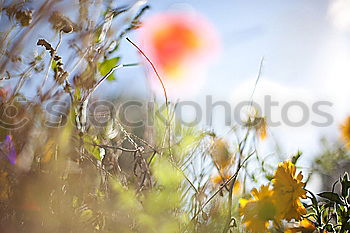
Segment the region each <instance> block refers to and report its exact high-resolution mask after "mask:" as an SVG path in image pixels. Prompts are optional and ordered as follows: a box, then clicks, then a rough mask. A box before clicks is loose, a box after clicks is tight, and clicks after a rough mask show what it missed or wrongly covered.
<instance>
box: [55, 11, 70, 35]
mask: <svg viewBox="0 0 350 233" xmlns="http://www.w3.org/2000/svg"><path fill="white" fill-rule="evenodd" d="M49 22H50V23H51V25H52V28H53V29H54V30H56V31H58V32H59V31H62V32H64V33H71V32H73V31H74V23H73V22H72V21H71V20H70V19H69V18H68V17H66V16H64V15H62V14H61V12H59V11H54V12H52V14H51V16H50V18H49Z"/></svg>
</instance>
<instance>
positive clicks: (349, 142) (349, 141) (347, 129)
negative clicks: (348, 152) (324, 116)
mask: <svg viewBox="0 0 350 233" xmlns="http://www.w3.org/2000/svg"><path fill="white" fill-rule="evenodd" d="M340 129H341V136H342V138H343V140H344V142H345V143H346V146H347V147H348V148H350V116H348V117H347V118H346V120H345V122H344V123H343V124H342V125H341V126H340Z"/></svg>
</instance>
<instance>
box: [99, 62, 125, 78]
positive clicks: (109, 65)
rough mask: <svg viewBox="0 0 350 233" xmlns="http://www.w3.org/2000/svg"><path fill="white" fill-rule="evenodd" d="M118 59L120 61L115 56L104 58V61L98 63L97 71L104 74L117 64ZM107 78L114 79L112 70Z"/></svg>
mask: <svg viewBox="0 0 350 233" xmlns="http://www.w3.org/2000/svg"><path fill="white" fill-rule="evenodd" d="M119 61H120V57H115V58H112V59H109V60H105V61H104V62H102V63H99V64H98V71H99V72H100V74H101V75H102V76H106V75H107V74H108V72H109V71H110V70H111V69H112V68H113V67H115V66H117V65H118V63H119ZM107 80H108V81H113V80H116V78H115V76H114V72H113V73H112V74H111V75H110V76H109V77H108V78H107Z"/></svg>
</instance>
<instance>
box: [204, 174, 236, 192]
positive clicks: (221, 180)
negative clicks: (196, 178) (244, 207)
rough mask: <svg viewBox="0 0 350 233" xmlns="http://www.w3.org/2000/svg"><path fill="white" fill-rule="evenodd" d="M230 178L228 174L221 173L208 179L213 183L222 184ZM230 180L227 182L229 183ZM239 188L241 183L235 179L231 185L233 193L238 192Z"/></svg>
mask: <svg viewBox="0 0 350 233" xmlns="http://www.w3.org/2000/svg"><path fill="white" fill-rule="evenodd" d="M230 178H231V176H230V175H225V174H223V175H222V176H221V175H217V176H214V177H212V178H211V179H210V181H211V182H212V183H213V184H214V185H223V184H224V183H225V182H226V181H228V180H229V179H230ZM230 183H231V182H229V184H230ZM240 190H241V183H240V182H239V181H237V180H236V181H235V184H234V185H233V193H234V194H238V193H239V192H240Z"/></svg>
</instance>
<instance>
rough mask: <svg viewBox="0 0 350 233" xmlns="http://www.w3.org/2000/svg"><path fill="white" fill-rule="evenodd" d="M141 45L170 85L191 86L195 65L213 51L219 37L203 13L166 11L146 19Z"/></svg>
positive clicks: (167, 84)
mask: <svg viewBox="0 0 350 233" xmlns="http://www.w3.org/2000/svg"><path fill="white" fill-rule="evenodd" d="M139 38H140V41H141V48H142V50H143V51H144V52H145V54H146V55H147V56H148V57H149V59H150V60H151V61H152V62H153V63H154V64H155V66H156V68H157V69H158V71H159V72H160V74H161V76H162V77H163V78H164V80H165V83H166V86H169V85H170V87H172V85H173V84H177V85H180V84H181V85H183V84H185V83H186V84H187V85H186V86H189V85H190V84H189V83H188V82H189V81H192V80H193V78H195V77H196V76H197V75H195V74H194V72H193V71H194V68H196V67H197V66H198V65H200V64H201V63H202V62H204V60H205V59H206V58H208V57H210V56H212V55H213V52H214V51H215V50H216V48H217V45H218V43H217V41H218V40H217V37H216V33H214V30H213V27H212V26H211V25H210V24H209V23H208V22H207V21H206V20H205V19H204V18H203V17H202V16H200V15H199V14H197V13H196V14H194V13H189V12H163V13H159V14H156V15H153V16H152V17H150V18H148V19H147V20H145V22H144V24H143V26H142V28H141V30H140V34H139Z"/></svg>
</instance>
